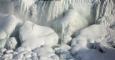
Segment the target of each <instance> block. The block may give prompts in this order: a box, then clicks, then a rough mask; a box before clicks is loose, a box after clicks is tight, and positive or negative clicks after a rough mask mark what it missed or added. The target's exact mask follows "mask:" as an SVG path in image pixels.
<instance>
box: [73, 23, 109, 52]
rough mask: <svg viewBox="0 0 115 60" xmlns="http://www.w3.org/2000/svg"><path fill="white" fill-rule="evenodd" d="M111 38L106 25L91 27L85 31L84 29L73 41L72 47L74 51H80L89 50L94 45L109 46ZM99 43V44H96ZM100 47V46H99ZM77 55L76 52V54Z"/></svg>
mask: <svg viewBox="0 0 115 60" xmlns="http://www.w3.org/2000/svg"><path fill="white" fill-rule="evenodd" d="M108 36H109V29H107V26H106V25H103V24H95V25H91V26H89V27H87V28H85V29H83V30H82V31H81V32H80V34H79V35H78V36H76V38H74V39H73V40H72V43H71V46H72V47H73V48H72V50H73V52H74V51H79V50H80V49H82V50H83V49H84V50H85V49H89V47H91V46H92V44H93V45H95V46H97V47H99V46H100V45H102V46H107V45H105V43H107V40H108ZM95 43H99V44H100V45H99V44H95ZM98 45H99V46H98ZM74 53H75V52H74Z"/></svg>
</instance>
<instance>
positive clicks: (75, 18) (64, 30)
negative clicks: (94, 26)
mask: <svg viewBox="0 0 115 60" xmlns="http://www.w3.org/2000/svg"><path fill="white" fill-rule="evenodd" d="M88 24H89V21H88V20H87V19H85V18H84V17H83V16H82V15H80V14H79V13H78V12H77V10H75V9H73V8H71V9H69V10H68V11H66V12H64V16H61V17H58V18H57V19H56V20H54V21H53V22H52V24H51V27H52V28H53V29H54V30H55V31H56V32H57V33H58V35H59V37H60V39H61V40H62V42H64V43H68V42H69V41H70V40H71V35H72V34H74V32H77V31H79V30H80V29H82V28H84V27H86V26H88Z"/></svg>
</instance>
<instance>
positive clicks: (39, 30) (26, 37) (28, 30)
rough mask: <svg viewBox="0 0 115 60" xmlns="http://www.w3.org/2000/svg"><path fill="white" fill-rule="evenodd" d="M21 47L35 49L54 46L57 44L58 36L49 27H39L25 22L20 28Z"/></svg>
mask: <svg viewBox="0 0 115 60" xmlns="http://www.w3.org/2000/svg"><path fill="white" fill-rule="evenodd" d="M19 34H20V39H21V42H22V45H21V46H22V47H28V48H30V49H35V48H37V47H40V46H42V45H47V46H50V47H52V46H54V45H56V44H57V43H58V35H57V34H56V33H55V32H54V31H53V30H52V29H51V28H49V27H44V26H39V25H37V24H34V23H32V22H30V21H26V22H25V23H24V25H23V26H22V27H21V28H20V33H19Z"/></svg>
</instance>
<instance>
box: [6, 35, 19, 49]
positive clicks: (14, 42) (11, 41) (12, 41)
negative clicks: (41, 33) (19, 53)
mask: <svg viewBox="0 0 115 60" xmlns="http://www.w3.org/2000/svg"><path fill="white" fill-rule="evenodd" d="M16 45H17V40H16V38H15V37H11V38H9V39H8V40H7V42H6V45H5V48H7V49H15V48H16Z"/></svg>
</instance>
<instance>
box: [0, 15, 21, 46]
mask: <svg viewBox="0 0 115 60" xmlns="http://www.w3.org/2000/svg"><path fill="white" fill-rule="evenodd" d="M20 23H21V20H20V19H18V18H17V17H15V16H14V15H7V14H0V41H1V43H2V42H3V43H4V44H5V41H6V39H7V38H8V37H9V36H10V35H11V34H12V33H13V32H14V30H15V28H16V27H17V26H18V25H19V24H20ZM4 44H2V45H3V46H4ZM3 46H0V48H1V47H3Z"/></svg>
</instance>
